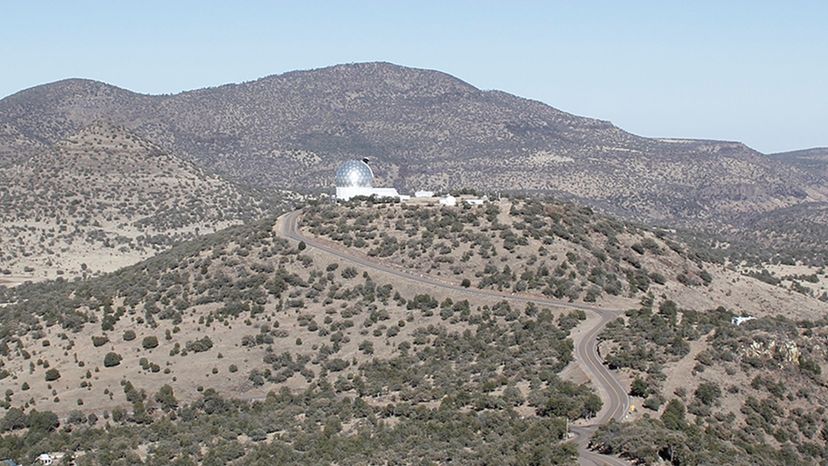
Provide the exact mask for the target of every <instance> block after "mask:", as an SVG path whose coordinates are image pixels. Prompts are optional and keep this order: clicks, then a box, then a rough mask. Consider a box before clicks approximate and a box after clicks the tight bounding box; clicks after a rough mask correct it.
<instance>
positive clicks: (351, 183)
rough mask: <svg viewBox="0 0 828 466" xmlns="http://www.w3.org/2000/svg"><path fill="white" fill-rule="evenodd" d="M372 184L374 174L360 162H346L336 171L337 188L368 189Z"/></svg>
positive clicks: (366, 165)
mask: <svg viewBox="0 0 828 466" xmlns="http://www.w3.org/2000/svg"><path fill="white" fill-rule="evenodd" d="M373 183H374V172H372V171H371V167H369V166H368V164H367V163H365V162H363V161H361V160H348V161H347V162H345V163H343V164H342V165H340V166H339V168H337V169H336V187H337V188H370V187H372V186H373Z"/></svg>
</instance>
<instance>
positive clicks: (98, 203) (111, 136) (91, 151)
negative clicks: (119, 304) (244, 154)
mask: <svg viewBox="0 0 828 466" xmlns="http://www.w3.org/2000/svg"><path fill="white" fill-rule="evenodd" d="M9 133H10V132H7V133H5V134H7V135H8V136H9V137H8V138H7V139H6V140H9V139H14V140H15V141H16V144H15V146H13V148H15V150H14V151H13V152H11V153H10V154H9V155H8V156H5V157H3V156H2V154H0V157H3V158H2V160H3V162H4V163H0V203H2V205H3V209H2V211H0V236H2V237H3V238H5V239H7V240H4V241H3V243H2V244H1V245H0V271H2V273H3V275H0V280H3V279H4V277H5V280H9V281H13V282H19V281H22V280H27V279H34V280H42V279H44V278H54V277H56V276H58V275H66V276H67V277H70V276H78V275H81V274H87V273H90V274H91V273H98V272H101V271H112V270H116V269H118V268H120V267H123V266H125V265H129V264H132V263H135V262H137V261H139V260H141V259H144V258H146V257H149V256H151V255H153V254H156V253H157V252H159V251H160V250H163V249H166V248H168V247H169V246H170V245H172V244H174V243H176V242H179V241H182V240H186V239H189V238H193V237H194V236H195V235H197V234H199V233H207V232H212V231H216V230H219V229H223V228H225V227H227V226H229V225H232V224H235V223H239V222H240V221H242V220H245V219H250V218H254V217H256V216H258V215H261V214H262V212H263V211H264V210H265V208H264V207H263V206H262V205H261V201H260V200H259V199H258V198H257V197H255V196H254V195H252V194H250V193H247V192H244V191H241V190H239V189H238V188H237V187H235V186H233V185H232V184H230V183H229V182H227V181H224V180H222V179H220V178H217V177H216V176H213V175H209V174H207V173H205V171H204V170H202V169H200V168H197V167H196V166H194V165H193V164H192V163H190V162H186V161H183V160H181V159H180V158H178V157H176V156H174V155H172V154H170V153H168V152H166V151H164V150H163V149H161V148H159V147H158V146H156V145H154V144H152V143H150V142H148V141H146V140H144V139H142V138H139V137H137V136H135V135H133V134H131V133H130V132H128V131H126V130H124V129H123V128H121V127H115V126H112V125H108V124H93V125H91V126H88V127H85V128H83V129H81V130H80V131H78V132H77V133H74V134H72V135H71V136H68V137H66V138H64V139H62V140H60V141H58V142H57V143H55V144H53V145H52V146H51V147H49V148H46V147H44V146H42V145H41V144H38V143H33V142H30V141H29V140H26V139H25V138H24V137H23V136H22V135H20V134H14V133H12V134H9ZM0 140H2V139H0ZM6 147H9V146H6ZM17 148H22V149H28V150H27V151H26V152H23V151H22V149H21V150H18V149H17ZM23 154H25V156H23Z"/></svg>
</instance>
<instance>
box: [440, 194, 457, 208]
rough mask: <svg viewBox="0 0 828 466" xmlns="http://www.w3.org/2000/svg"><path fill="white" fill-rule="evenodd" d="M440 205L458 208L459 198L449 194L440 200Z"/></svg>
mask: <svg viewBox="0 0 828 466" xmlns="http://www.w3.org/2000/svg"><path fill="white" fill-rule="evenodd" d="M440 205H447V206H456V205H457V198H456V197H454V196H452V195H451V194H447V195H445V196H443V197H441V198H440Z"/></svg>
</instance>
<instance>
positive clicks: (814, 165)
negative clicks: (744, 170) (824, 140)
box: [769, 147, 828, 177]
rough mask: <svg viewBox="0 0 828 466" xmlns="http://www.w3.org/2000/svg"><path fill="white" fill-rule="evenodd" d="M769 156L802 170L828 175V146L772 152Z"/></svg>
mask: <svg viewBox="0 0 828 466" xmlns="http://www.w3.org/2000/svg"><path fill="white" fill-rule="evenodd" d="M769 157H770V158H772V159H774V160H778V161H780V162H782V163H786V164H789V165H792V166H794V167H797V168H799V169H801V170H804V171H808V172H810V173H815V174H816V173H818V174H820V175H822V176H824V177H828V147H815V148H813V149H803V150H795V151H790V152H779V153H776V154H770V155H769Z"/></svg>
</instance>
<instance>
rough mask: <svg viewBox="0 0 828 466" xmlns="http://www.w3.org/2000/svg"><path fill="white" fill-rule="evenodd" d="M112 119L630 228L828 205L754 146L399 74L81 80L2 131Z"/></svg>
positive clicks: (244, 171) (269, 169) (16, 108)
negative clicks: (154, 82) (550, 202)
mask: <svg viewBox="0 0 828 466" xmlns="http://www.w3.org/2000/svg"><path fill="white" fill-rule="evenodd" d="M98 120H103V121H108V122H111V123H114V124H118V125H123V126H125V127H127V128H129V129H130V130H131V131H134V132H135V133H136V134H137V135H139V136H141V137H143V138H145V139H147V140H149V141H152V142H153V143H155V144H157V145H158V146H160V147H161V148H163V149H164V150H166V151H169V152H172V153H175V154H182V156H184V157H186V158H188V159H189V160H191V161H193V162H195V163H196V164H198V165H199V166H201V167H204V168H206V169H208V170H211V171H213V172H215V173H217V174H219V175H222V176H224V177H227V178H229V179H232V180H235V181H241V182H243V183H245V184H247V185H251V186H259V187H264V188H273V187H276V188H282V189H289V190H299V191H315V190H330V188H331V178H332V177H331V173H332V172H333V170H334V168H335V167H336V165H337V163H339V162H341V161H342V160H345V159H348V158H354V157H357V158H361V157H370V158H371V159H372V160H373V161H374V162H372V163H373V164H374V166H375V170H376V172H377V174H378V175H379V178H380V182H383V183H388V184H394V185H396V186H398V187H401V188H404V189H407V190H413V189H419V188H431V189H437V190H439V189H448V188H452V189H454V188H461V187H471V188H478V189H482V190H486V191H523V192H527V193H534V192H540V193H545V194H554V195H556V196H557V197H561V198H568V199H572V200H577V201H579V202H580V203H583V204H587V205H591V206H593V207H598V208H600V209H602V210H604V211H608V212H613V213H615V214H619V215H623V216H624V217H626V218H634V219H638V220H645V221H648V222H655V223H659V224H670V225H675V226H686V227H693V228H699V227H704V228H714V229H716V230H718V231H723V232H725V233H727V234H730V233H738V232H742V231H744V230H745V229H750V227H751V225H752V224H751V218H752V217H751V215H756V214H765V213H768V212H773V211H776V210H778V209H786V208H792V207H794V206H798V205H800V204H802V203H808V202H814V203H822V202H825V201H826V195H827V194H828V190H827V189H828V188H826V185H825V179H824V177H822V176H820V175H819V174H814V173H809V172H808V171H807V170H806V169H803V168H802V167H799V166H796V165H791V164H787V163H783V162H780V161H778V160H775V159H773V158H768V157H766V156H764V155H762V154H759V153H758V152H756V151H754V150H752V149H750V148H748V147H746V146H744V145H743V144H740V143H735V142H724V141H698V140H684V139H650V138H644V137H639V136H636V135H633V134H630V133H627V132H625V131H623V130H621V129H619V128H617V127H615V126H613V125H612V124H610V123H609V122H606V121H600V120H595V119H590V118H584V117H579V116H575V115H572V114H569V113H566V112H563V111H560V110H557V109H555V108H553V107H550V106H548V105H545V104H543V103H540V102H536V101H532V100H527V99H523V98H519V97H516V96H513V95H510V94H507V93H504V92H499V91H485V90H480V89H477V88H475V87H474V86H472V85H470V84H467V83H465V82H462V81H460V80H458V79H456V78H454V77H452V76H450V75H447V74H445V73H441V72H438V71H431V70H422V69H413V68H405V67H401V66H396V65H392V64H388V63H361V64H349V65H337V66H332V67H328V68H322V69H318V70H310V71H296V72H290V73H285V74H282V75H275V76H269V77H266V78H262V79H259V80H256V81H252V82H247V83H242V84H228V85H223V86H219V87H215V88H208V89H200V90H195V91H190V92H184V93H181V94H176V95H165V96H149V95H140V94H136V93H133V92H129V91H126V90H123V89H119V88H117V87H114V86H111V85H107V84H103V83H98V82H94V81H86V80H76V79H75V80H66V81H60V82H56V83H52V84H47V85H43V86H38V87H36V88H32V89H28V90H25V91H22V92H20V93H17V94H15V95H12V96H9V97H7V98H5V99H3V100H2V101H0V125H6V127H7V128H12V129H13V130H14V131H16V132H19V133H20V134H22V135H24V136H25V137H26V138H28V139H29V140H32V141H37V142H38V143H40V144H45V145H50V144H54V143H55V142H57V141H59V140H62V139H63V138H65V137H67V136H69V135H70V134H72V133H74V132H76V131H78V130H79V129H80V128H82V127H84V126H86V125H88V124H90V123H91V122H93V121H98ZM0 153H2V149H0ZM792 212H796V211H795V210H792ZM763 236H764V235H763V234H757V235H753V236H749V237H748V238H747V241H749V242H754V243H755V242H756V241H761V239H762V238H763ZM823 242H824V241H823ZM774 246H777V245H774Z"/></svg>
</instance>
